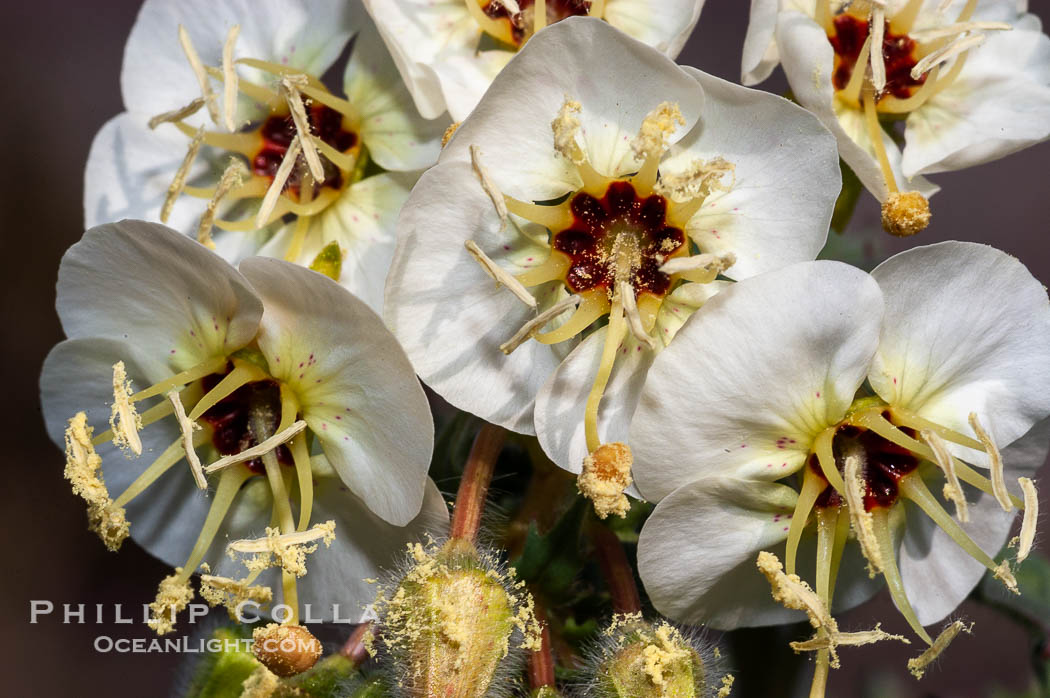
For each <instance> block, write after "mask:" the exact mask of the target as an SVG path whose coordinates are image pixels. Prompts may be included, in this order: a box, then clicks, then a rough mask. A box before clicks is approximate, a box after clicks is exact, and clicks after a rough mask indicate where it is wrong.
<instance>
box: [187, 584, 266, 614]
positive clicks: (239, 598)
mask: <svg viewBox="0 0 1050 698" xmlns="http://www.w3.org/2000/svg"><path fill="white" fill-rule="evenodd" d="M250 579H251V578H250V577H246V578H244V579H231V578H230V577H217V576H215V575H212V574H202V575H201V586H200V595H201V598H203V599H204V600H205V601H207V602H208V605H209V606H225V607H226V609H227V611H229V614H230V619H231V620H237V612H236V609H237V607H238V606H240V605H241V604H242V603H244V602H245V601H253V602H255V603H257V604H265V603H269V602H270V601H272V600H273V590H272V589H270V587H266V586H262V585H253V584H252V583H251V582H250V581H249V580H250Z"/></svg>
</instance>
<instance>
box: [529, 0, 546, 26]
mask: <svg viewBox="0 0 1050 698" xmlns="http://www.w3.org/2000/svg"><path fill="white" fill-rule="evenodd" d="M532 11H533V19H532V33H533V34H535V33H536V32H538V31H539V30H540V29H543V28H544V27H546V26H547V0H536V3H535V4H534V5H533V6H532Z"/></svg>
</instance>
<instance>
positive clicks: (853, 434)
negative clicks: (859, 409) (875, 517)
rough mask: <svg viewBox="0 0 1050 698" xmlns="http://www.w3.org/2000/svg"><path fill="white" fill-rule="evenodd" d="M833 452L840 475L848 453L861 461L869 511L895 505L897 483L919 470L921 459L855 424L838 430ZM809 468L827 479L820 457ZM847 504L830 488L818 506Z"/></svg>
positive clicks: (910, 432) (909, 431) (910, 433)
mask: <svg viewBox="0 0 1050 698" xmlns="http://www.w3.org/2000/svg"><path fill="white" fill-rule="evenodd" d="M899 429H900V430H901V431H902V432H904V433H905V434H907V435H908V436H909V437H911V438H915V436H916V433H915V431H914V430H913V429H909V428H908V427H899ZM832 452H833V453H834V454H835V467H837V468H838V470H839V472H842V471H843V470H844V468H845V465H846V455H847V454H850V453H852V454H855V455H857V456H859V457H860V458H861V462H862V463H863V468H862V470H861V477H862V478H863V480H864V510H865V511H871V510H872V509H874V508H876V507H883V508H889V507H890V506H892V505H893V503H894V502H896V501H897V497H898V495H899V487H898V484H897V483H898V482H899V481H900V479H901V478H902V477H904V476H905V475H907V474H909V473H911V472H912V471H914V470H915V469H916V468H917V467H919V459H918V458H916V457H915V455H914V454H913V453H912V452H911V451H909V450H908V449H906V448H904V447H902V446H898V445H897V444H895V443H892V442H890V441H887V440H886V439H884V438H882V437H881V436H879V435H878V434H876V433H875V432H873V431H870V430H868V429H864V428H862V427H856V426H852V425H843V426H840V427H839V428H838V431H837V432H836V433H835V438H834V439H833V441H832ZM809 467H810V469H811V470H813V471H814V472H815V473H816V474H818V475H820V476H821V477H822V478H823V477H824V475H823V472H822V471H821V469H820V464H819V462H818V460H817V456H816V454H813V455H811V456H810V457H809ZM844 503H845V501H844V497H843V496H842V495H841V494H840V493H839V492H838V491H836V490H835V488H834V487H832V486H831V485H828V486H827V487H825V488H824V491H823V492H821V493H820V496H818V497H817V501H816V504H815V506H817V507H829V506H842V505H843V504H844Z"/></svg>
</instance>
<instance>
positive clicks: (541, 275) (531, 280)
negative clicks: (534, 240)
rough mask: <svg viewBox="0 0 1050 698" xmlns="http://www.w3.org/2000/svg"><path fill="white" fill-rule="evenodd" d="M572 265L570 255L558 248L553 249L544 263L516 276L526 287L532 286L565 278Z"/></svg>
mask: <svg viewBox="0 0 1050 698" xmlns="http://www.w3.org/2000/svg"><path fill="white" fill-rule="evenodd" d="M571 265H572V260H571V259H569V256H568V255H566V254H565V253H564V252H559V251H558V250H551V252H550V255H549V256H548V257H547V259H546V260H545V261H544V262H543V263H542V264H538V265H536V266H534V267H530V268H529V269H527V270H526V271H523V272H522V273H520V274H518V275H517V276H515V277H514V278H516V279H517V280H518V282H519V283H520V284H521V285H522V286H524V287H525V288H531V287H533V286H539V285H540V284H545V283H547V282H548V281H554V280H555V279H564V278H565V275H566V274H568V272H569V268H570V267H571Z"/></svg>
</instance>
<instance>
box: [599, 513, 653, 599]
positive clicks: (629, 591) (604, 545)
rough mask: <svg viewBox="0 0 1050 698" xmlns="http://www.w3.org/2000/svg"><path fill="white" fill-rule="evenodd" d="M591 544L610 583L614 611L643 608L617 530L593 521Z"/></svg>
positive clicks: (603, 573)
mask: <svg viewBox="0 0 1050 698" xmlns="http://www.w3.org/2000/svg"><path fill="white" fill-rule="evenodd" d="M590 538H591V544H592V545H593V546H594V552H595V553H596V554H597V556H598V565H599V566H600V567H601V568H602V576H603V577H605V584H606V585H607V586H608V587H609V595H610V596H611V597H612V604H613V610H614V611H615V612H616V613H638V612H639V611H641V610H642V601H641V599H640V598H639V596H638V586H637V585H636V584H635V583H634V571H633V570H632V569H631V563H630V562H629V561H628V560H627V554H626V553H625V552H624V551H623V544H621V543H620V539H619V538H617V537H616V534H615V533H613V532H612V531H610V530H609V529H608V528H607V527H605V526H603V525H601V524H598V523H592V524H591V526H590Z"/></svg>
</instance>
